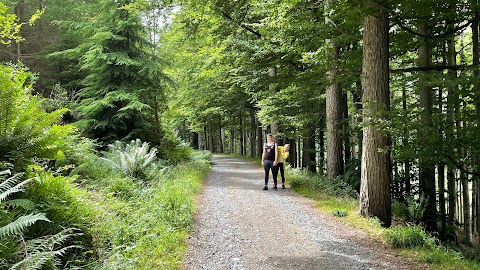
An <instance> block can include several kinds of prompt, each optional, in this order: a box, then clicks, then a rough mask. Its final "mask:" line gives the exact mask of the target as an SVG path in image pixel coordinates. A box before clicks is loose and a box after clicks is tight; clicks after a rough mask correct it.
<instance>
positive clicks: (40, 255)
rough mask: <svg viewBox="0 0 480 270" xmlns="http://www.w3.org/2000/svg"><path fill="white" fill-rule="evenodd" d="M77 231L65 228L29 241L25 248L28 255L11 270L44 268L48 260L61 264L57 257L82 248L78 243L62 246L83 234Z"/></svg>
mask: <svg viewBox="0 0 480 270" xmlns="http://www.w3.org/2000/svg"><path fill="white" fill-rule="evenodd" d="M75 231H76V229H72V228H70V229H65V230H63V231H61V232H59V233H57V234H55V235H50V236H47V237H42V238H37V239H33V240H29V241H27V242H26V248H25V253H26V254H27V255H26V257H25V258H24V259H23V260H22V261H20V262H18V263H16V264H14V265H13V266H12V267H11V268H10V270H16V269H18V270H23V269H25V270H26V269H29V270H33V269H42V267H43V266H44V265H45V264H47V263H48V262H53V264H54V265H59V264H60V261H58V259H57V257H60V256H63V255H65V254H66V253H67V252H68V250H70V249H73V248H81V246H78V245H70V246H66V247H60V246H62V245H63V244H65V242H66V241H68V240H70V239H72V238H73V237H76V236H80V235H82V234H81V233H75Z"/></svg>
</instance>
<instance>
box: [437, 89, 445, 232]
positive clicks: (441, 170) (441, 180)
mask: <svg viewBox="0 0 480 270" xmlns="http://www.w3.org/2000/svg"><path fill="white" fill-rule="evenodd" d="M442 91H443V90H442V88H439V89H438V109H439V113H440V114H442V108H443V95H442ZM442 138H443V136H442ZM437 170H438V203H439V211H440V224H441V228H440V239H445V232H446V228H447V222H446V221H447V219H446V209H445V163H444V162H440V164H438V167H437Z"/></svg>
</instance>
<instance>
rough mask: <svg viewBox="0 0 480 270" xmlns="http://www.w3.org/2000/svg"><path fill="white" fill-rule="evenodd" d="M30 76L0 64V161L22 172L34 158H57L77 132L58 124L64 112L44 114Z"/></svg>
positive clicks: (15, 68)
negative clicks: (33, 92)
mask: <svg viewBox="0 0 480 270" xmlns="http://www.w3.org/2000/svg"><path fill="white" fill-rule="evenodd" d="M30 78H31V74H30V73H28V72H26V71H25V70H24V69H22V68H19V67H6V66H2V65H0V159H2V160H6V161H9V162H11V163H12V164H13V165H14V170H15V171H22V170H23V169H25V168H26V166H28V165H29V164H30V163H31V162H32V159H33V158H48V159H56V158H57V157H58V154H59V151H60V150H62V149H63V148H66V147H68V145H69V144H68V139H67V138H68V137H69V136H70V135H72V134H74V133H75V132H76V130H75V128H74V127H73V126H71V125H63V126H60V125H57V124H56V123H57V122H58V121H59V120H60V118H61V117H62V115H63V114H64V113H65V112H66V111H67V110H66V109H60V110H56V111H53V112H51V113H47V112H45V111H44V110H43V109H42V106H41V99H40V98H37V97H35V96H32V95H31V94H30V91H31V89H30V86H31V82H29V80H30Z"/></svg>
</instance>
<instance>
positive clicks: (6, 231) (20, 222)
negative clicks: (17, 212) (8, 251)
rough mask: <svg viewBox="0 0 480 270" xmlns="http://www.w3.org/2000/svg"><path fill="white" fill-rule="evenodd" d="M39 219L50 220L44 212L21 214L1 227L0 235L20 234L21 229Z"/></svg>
mask: <svg viewBox="0 0 480 270" xmlns="http://www.w3.org/2000/svg"><path fill="white" fill-rule="evenodd" d="M39 220H43V221H47V222H50V220H49V219H48V218H47V217H46V216H45V214H44V213H39V214H29V215H26V216H21V217H19V218H17V219H16V220H15V221H14V222H11V223H9V224H7V225H6V226H3V227H1V228H0V237H4V236H9V235H16V234H21V233H22V232H23V230H25V229H26V228H27V227H29V226H31V225H32V224H34V223H35V222H37V221H39Z"/></svg>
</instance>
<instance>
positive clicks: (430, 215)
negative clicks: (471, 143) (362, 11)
mask: <svg viewBox="0 0 480 270" xmlns="http://www.w3.org/2000/svg"><path fill="white" fill-rule="evenodd" d="M428 29H429V26H428V18H425V19H423V18H422V19H420V20H419V26H418V32H419V34H420V35H421V36H420V37H419V42H420V44H419V49H418V64H419V67H429V66H430V65H431V54H430V45H429V40H428V38H427V37H428V35H429V31H428ZM419 87H420V108H421V109H422V114H421V119H422V120H421V121H422V124H423V126H422V128H421V129H420V131H419V134H420V138H421V139H428V138H430V137H431V136H429V133H430V131H431V129H432V128H431V127H432V89H431V86H430V85H429V84H428V82H427V81H426V76H425V74H420V76H419ZM424 145H428V142H426V143H425V142H424ZM419 167H420V168H419V170H420V173H419V174H420V175H419V189H420V193H421V194H423V195H424V196H425V197H426V199H427V206H426V209H425V212H424V215H423V221H424V222H425V224H426V226H427V229H428V230H429V231H436V224H437V222H436V214H437V211H436V209H437V208H436V205H437V204H436V189H435V167H434V164H433V163H432V161H431V159H428V158H427V157H426V155H423V157H422V158H421V159H420V164H419Z"/></svg>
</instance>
